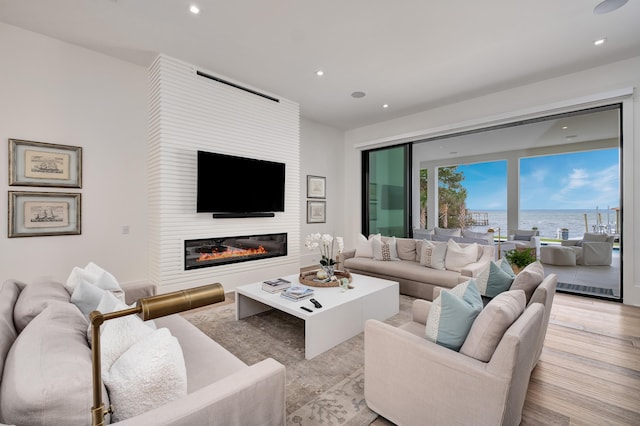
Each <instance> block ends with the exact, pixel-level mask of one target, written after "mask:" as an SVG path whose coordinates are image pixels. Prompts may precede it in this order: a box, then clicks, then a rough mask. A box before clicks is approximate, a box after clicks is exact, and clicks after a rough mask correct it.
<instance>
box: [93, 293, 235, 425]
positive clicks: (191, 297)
mask: <svg viewBox="0 0 640 426" xmlns="http://www.w3.org/2000/svg"><path fill="white" fill-rule="evenodd" d="M223 301H224V288H223V287H222V285H221V284H219V283H216V284H210V285H205V286H201V287H196V288H193V289H190V290H180V291H176V292H173V293H167V294H161V295H158V296H151V297H145V298H142V299H140V300H138V302H137V303H136V306H135V307H134V308H129V309H123V310H121V311H117V312H110V313H106V314H103V313H100V312H98V311H93V312H91V314H90V315H89V321H90V322H91V345H92V347H91V356H92V361H93V365H92V367H93V407H91V422H92V424H93V425H94V426H102V425H104V416H105V415H106V414H107V413H111V412H113V410H112V407H109V409H108V410H106V409H105V407H104V403H103V402H102V375H101V370H102V366H101V363H100V361H101V360H100V326H101V325H102V323H104V322H105V321H108V320H112V319H115V318H120V317H124V316H127V315H132V314H138V316H139V317H140V318H142V320H143V321H147V320H151V319H154V318H160V317H164V316H166V315H172V314H177V313H179V312H184V311H188V310H190V309H195V308H199V307H201V306H206V305H211V304H213V303H218V302H223Z"/></svg>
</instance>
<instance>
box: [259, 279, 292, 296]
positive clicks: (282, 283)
mask: <svg viewBox="0 0 640 426" xmlns="http://www.w3.org/2000/svg"><path fill="white" fill-rule="evenodd" d="M289 287H291V281H287V280H285V279H284V278H277V279H275V280H269V281H263V282H262V289H263V290H264V291H267V292H269V293H277V292H279V291H282V290H284V289H286V288H289Z"/></svg>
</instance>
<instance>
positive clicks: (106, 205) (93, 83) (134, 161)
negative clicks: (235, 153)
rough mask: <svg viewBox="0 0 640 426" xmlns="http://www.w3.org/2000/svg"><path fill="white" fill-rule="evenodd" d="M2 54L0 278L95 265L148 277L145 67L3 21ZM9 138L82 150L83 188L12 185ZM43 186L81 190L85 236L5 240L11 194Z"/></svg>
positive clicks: (55, 275) (61, 273) (44, 275)
mask: <svg viewBox="0 0 640 426" xmlns="http://www.w3.org/2000/svg"><path fill="white" fill-rule="evenodd" d="M0 57H1V58H2V66H0V140H1V141H2V146H0V170H1V171H2V179H0V189H1V191H0V224H2V225H1V226H2V227H3V229H4V231H3V232H2V233H1V235H0V265H1V274H0V275H1V276H2V279H6V278H10V277H11V278H15V279H19V280H22V281H25V282H32V281H37V280H41V279H55V280H58V281H66V279H67V276H68V275H69V272H70V271H71V269H72V268H73V267H74V266H84V265H86V264H87V263H88V262H89V261H94V262H96V263H97V264H99V265H101V266H102V267H104V268H106V269H108V270H109V271H111V272H112V273H113V274H114V275H115V276H116V277H117V278H118V279H119V280H120V281H121V282H126V281H139V280H145V279H146V277H147V268H148V265H147V256H146V253H147V204H146V198H147V173H146V157H147V144H146V140H147V124H146V123H147V107H146V102H147V101H146V97H147V74H146V69H144V68H142V67H139V66H136V65H133V64H130V63H127V62H123V61H120V60H117V59H114V58H111V57H109V56H105V55H102V54H98V53H96V52H93V51H90V50H87V49H83V48H80V47H76V46H73V45H70V44H67V43H63V42H60V41H57V40H54V39H52V38H48V37H44V36H41V35H39V34H36V33H32V32H29V31H25V30H22V29H19V28H16V27H13V26H9V25H6V24H3V23H0ZM9 138H15V139H25V140H31V141H39V142H48V143H56V144H64V145H73V146H80V147H82V149H83V152H82V154H83V176H82V188H81V189H62V188H37V187H25V186H12V187H9V186H8V180H7V164H8V159H7V151H8V149H7V143H8V142H7V139H9ZM42 190H44V191H47V192H49V191H51V192H55V191H62V192H79V193H81V194H82V234H81V235H71V236H50V237H28V238H11V239H9V238H7V231H6V229H7V227H6V224H7V208H8V206H7V198H8V197H7V192H8V191H42ZM125 225H127V226H129V233H128V234H123V233H122V227H123V226H125Z"/></svg>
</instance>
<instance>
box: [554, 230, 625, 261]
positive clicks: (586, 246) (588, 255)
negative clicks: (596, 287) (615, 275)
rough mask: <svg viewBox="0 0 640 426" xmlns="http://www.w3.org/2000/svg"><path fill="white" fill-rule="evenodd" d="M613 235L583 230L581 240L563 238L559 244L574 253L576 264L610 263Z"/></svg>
mask: <svg viewBox="0 0 640 426" xmlns="http://www.w3.org/2000/svg"><path fill="white" fill-rule="evenodd" d="M613 240H614V237H613V235H607V234H594V233H591V232H585V233H584V236H583V237H582V239H581V240H564V241H561V242H560V244H561V245H562V246H563V247H569V248H571V250H573V251H574V252H575V254H576V264H577V265H592V266H607V265H611V260H612V252H613Z"/></svg>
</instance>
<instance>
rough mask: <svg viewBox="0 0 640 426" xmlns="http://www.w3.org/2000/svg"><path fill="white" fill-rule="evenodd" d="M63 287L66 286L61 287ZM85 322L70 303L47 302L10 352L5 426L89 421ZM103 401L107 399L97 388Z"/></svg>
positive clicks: (2, 400)
mask: <svg viewBox="0 0 640 426" xmlns="http://www.w3.org/2000/svg"><path fill="white" fill-rule="evenodd" d="M65 291H66V290H65ZM86 331H87V322H86V320H85V318H84V317H83V316H82V313H81V312H80V311H79V310H78V308H76V307H75V306H74V305H73V304H71V303H69V302H68V301H67V302H66V303H62V302H50V303H49V304H48V305H47V307H46V308H45V309H44V310H43V311H42V313H40V315H38V316H36V317H35V318H34V319H33V320H32V321H31V322H30V323H29V325H27V327H25V329H24V330H23V331H22V333H20V335H19V336H18V338H17V339H16V341H15V343H14V345H13V347H12V348H11V350H10V351H9V355H8V357H7V361H6V364H5V368H4V375H3V378H2V385H1V390H0V411H1V412H2V416H3V421H4V422H5V423H8V424H18V425H20V424H25V425H26V424H29V425H34V424H41V425H76V424H77V425H80V424H91V405H92V389H93V386H92V378H91V350H90V349H89V346H88V345H87V339H86ZM102 395H103V400H104V402H105V405H106V406H107V407H108V406H109V399H108V395H107V392H106V390H105V389H103V392H102Z"/></svg>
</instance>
